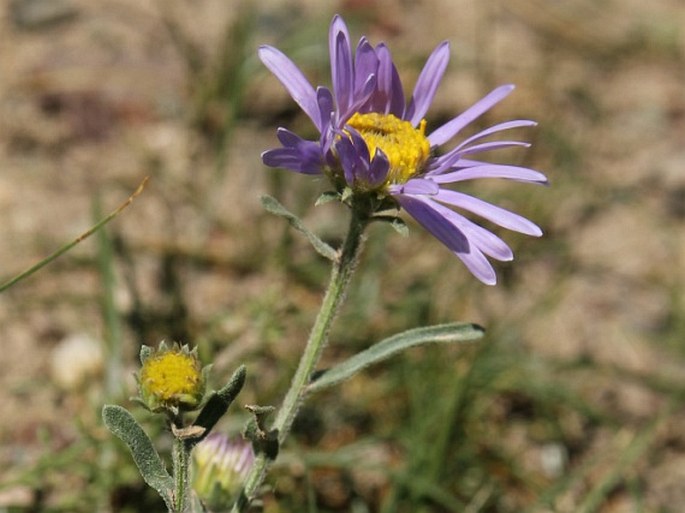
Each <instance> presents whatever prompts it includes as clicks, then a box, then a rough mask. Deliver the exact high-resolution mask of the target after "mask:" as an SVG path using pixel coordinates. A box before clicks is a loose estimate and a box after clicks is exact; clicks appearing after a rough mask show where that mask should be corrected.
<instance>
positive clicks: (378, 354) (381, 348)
mask: <svg viewBox="0 0 685 513" xmlns="http://www.w3.org/2000/svg"><path fill="white" fill-rule="evenodd" d="M483 333H485V330H484V329H483V328H481V327H480V326H478V325H477V324H471V323H451V324H439V325H437V326H427V327H424V328H415V329H412V330H408V331H405V332H402V333H399V334H397V335H393V336H392V337H389V338H386V339H385V340H382V341H381V342H378V343H377V344H374V345H373V346H371V347H369V348H368V349H366V350H364V351H362V352H361V353H357V354H356V355H354V356H353V357H351V358H350V359H348V360H346V361H344V362H343V363H341V364H338V365H336V366H335V367H332V368H330V369H328V370H325V371H323V372H322V373H321V374H320V375H318V376H317V377H316V378H315V379H314V380H313V381H312V383H310V385H309V387H308V390H309V391H310V392H316V391H319V390H322V389H324V388H327V387H330V386H332V385H336V384H338V383H340V382H341V381H344V380H346V379H348V378H350V377H352V376H354V375H355V374H356V373H357V372H359V371H361V370H362V369H365V368H366V367H368V366H369V365H373V364H374V363H378V362H380V361H382V360H385V359H386V358H389V357H391V356H393V355H394V354H396V353H399V352H400V351H403V350H405V349H409V348H410V347H416V346H420V345H423V344H428V343H431V342H437V343H449V342H468V341H471V340H476V339H479V338H481V337H482V336H483Z"/></svg>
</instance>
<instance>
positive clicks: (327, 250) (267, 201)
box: [261, 195, 338, 260]
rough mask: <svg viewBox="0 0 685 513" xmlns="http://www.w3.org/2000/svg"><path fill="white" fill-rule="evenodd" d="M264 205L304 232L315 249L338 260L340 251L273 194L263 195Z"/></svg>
mask: <svg viewBox="0 0 685 513" xmlns="http://www.w3.org/2000/svg"><path fill="white" fill-rule="evenodd" d="M261 199H262V205H263V206H264V209H265V210H266V211H267V212H270V213H272V214H274V215H277V216H279V217H282V218H284V219H286V220H287V221H288V223H290V226H292V227H293V228H295V229H296V230H297V231H298V232H300V233H302V234H303V235H304V236H305V237H307V240H308V241H309V243H310V244H311V245H312V246H314V249H315V250H316V252H317V253H319V254H320V255H321V256H323V257H326V258H328V259H329V260H336V259H337V258H338V252H337V251H336V250H335V249H333V248H332V247H331V246H329V245H328V244H326V243H325V242H324V241H322V240H321V239H320V238H319V236H318V235H316V234H315V233H314V232H312V231H311V230H309V229H308V228H307V227H306V226H305V225H304V224H303V223H302V221H301V220H300V218H299V217H297V216H296V215H295V214H293V213H292V212H290V211H289V210H288V209H286V208H285V207H284V206H283V205H281V204H280V203H279V202H278V200H277V199H276V198H274V197H272V196H266V195H265V196H262V198H261Z"/></svg>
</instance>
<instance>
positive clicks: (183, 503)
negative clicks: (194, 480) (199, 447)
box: [172, 436, 190, 513]
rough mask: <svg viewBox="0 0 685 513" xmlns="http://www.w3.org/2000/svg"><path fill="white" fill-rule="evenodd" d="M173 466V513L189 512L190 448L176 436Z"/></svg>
mask: <svg viewBox="0 0 685 513" xmlns="http://www.w3.org/2000/svg"><path fill="white" fill-rule="evenodd" d="M172 453H173V455H172V456H173V465H174V513H186V512H187V511H189V502H188V500H189V496H190V493H189V492H190V490H189V479H188V472H189V467H190V446H189V445H188V444H187V443H186V441H185V440H184V439H183V438H182V437H180V436H176V437H175V438H174V445H173V449H172Z"/></svg>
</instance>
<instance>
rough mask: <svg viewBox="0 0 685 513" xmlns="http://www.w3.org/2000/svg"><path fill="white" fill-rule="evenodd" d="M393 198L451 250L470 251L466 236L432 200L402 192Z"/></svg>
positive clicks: (458, 251)
mask: <svg viewBox="0 0 685 513" xmlns="http://www.w3.org/2000/svg"><path fill="white" fill-rule="evenodd" d="M395 198H396V199H397V201H398V202H399V204H400V205H401V206H402V208H404V209H405V210H406V211H407V213H408V214H409V215H410V216H412V217H413V218H414V219H416V220H417V221H418V223H419V224H420V225H421V226H423V227H424V228H425V229H426V230H428V231H429V232H430V233H431V234H432V235H433V236H434V237H435V238H436V239H438V240H439V241H440V242H442V243H443V244H444V245H445V246H447V247H448V248H449V249H450V250H451V251H452V252H454V253H457V254H458V253H468V252H469V251H471V249H472V248H471V245H470V244H469V241H468V239H467V238H466V236H465V235H464V234H463V233H462V231H461V230H459V229H458V228H457V227H456V226H454V224H452V223H450V222H449V221H448V220H447V219H446V218H445V216H443V215H442V214H440V213H439V212H438V211H437V210H436V209H435V208H434V206H433V205H434V203H433V202H429V201H428V200H425V199H420V198H417V197H415V196H405V195H403V194H400V195H397V196H395Z"/></svg>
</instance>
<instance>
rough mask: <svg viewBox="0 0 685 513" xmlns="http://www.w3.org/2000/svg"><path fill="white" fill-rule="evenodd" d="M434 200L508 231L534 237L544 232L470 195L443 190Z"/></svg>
mask: <svg viewBox="0 0 685 513" xmlns="http://www.w3.org/2000/svg"><path fill="white" fill-rule="evenodd" d="M434 198H435V199H436V200H437V201H441V202H443V203H447V204H449V205H453V206H455V207H458V208H463V209H464V210H468V211H469V212H473V213H474V214H476V215H479V216H481V217H483V218H485V219H487V220H488V221H491V222H493V223H495V224H497V225H499V226H502V227H503V228H507V229H508V230H513V231H516V232H520V233H525V234H526V235H532V236H534V237H539V236H541V235H542V230H541V229H540V228H539V227H538V226H537V225H536V224H535V223H532V222H531V221H529V220H528V219H526V218H525V217H523V216H520V215H518V214H515V213H514V212H510V211H509V210H506V209H504V208H502V207H498V206H496V205H493V204H491V203H488V202H487V201H483V200H481V199H478V198H474V197H473V196H469V195H468V194H463V193H461V192H457V191H451V190H448V189H441V190H440V192H439V193H438V194H437V195H436V196H434Z"/></svg>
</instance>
